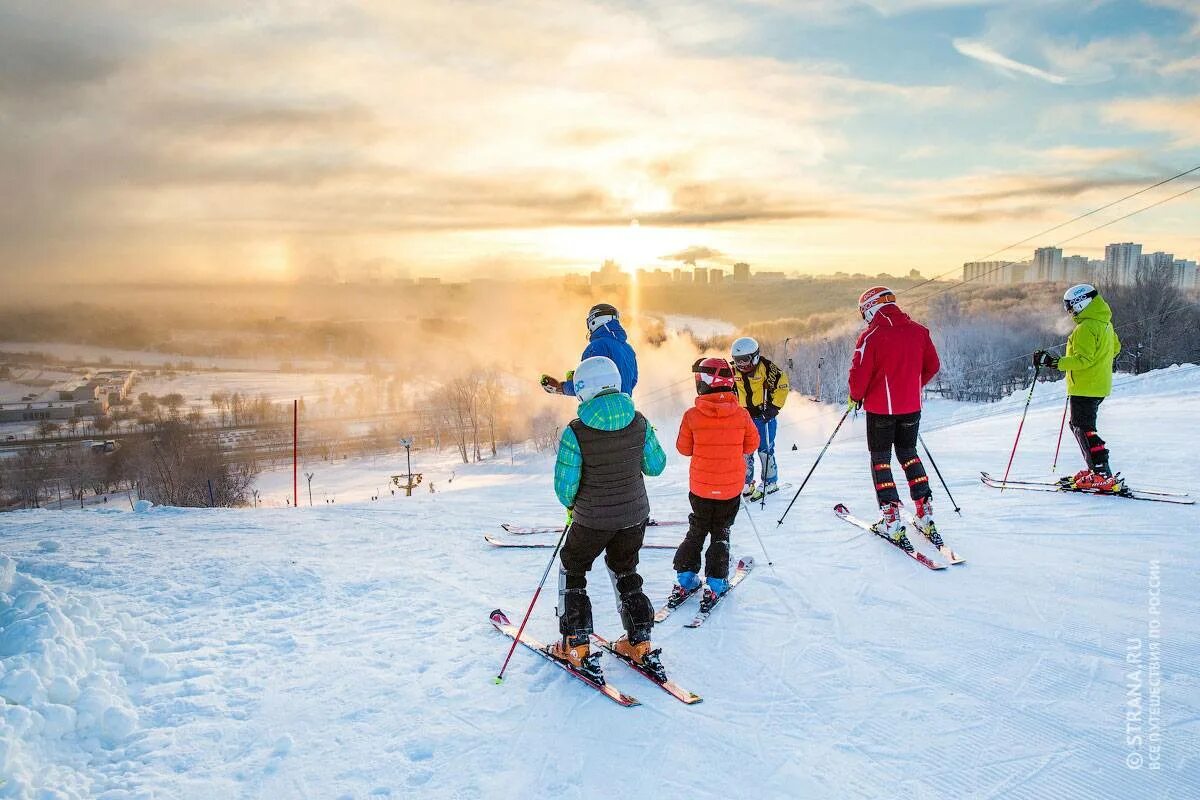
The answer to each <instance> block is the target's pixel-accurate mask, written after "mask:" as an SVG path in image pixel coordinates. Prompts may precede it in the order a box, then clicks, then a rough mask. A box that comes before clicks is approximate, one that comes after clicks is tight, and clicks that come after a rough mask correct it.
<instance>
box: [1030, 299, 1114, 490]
mask: <svg viewBox="0 0 1200 800" xmlns="http://www.w3.org/2000/svg"><path fill="white" fill-rule="evenodd" d="M1063 308H1064V309H1066V311H1067V313H1069V314H1071V316H1073V317H1074V318H1075V322H1076V325H1075V330H1073V331H1071V336H1070V337H1069V338H1068V339H1067V353H1066V355H1064V356H1063V357H1062V358H1055V357H1054V356H1053V355H1052V354H1050V353H1047V352H1046V351H1045V350H1038V351H1037V352H1036V353H1034V355H1033V363H1034V365H1035V366H1036V365H1041V366H1043V367H1052V368H1053V369H1058V370H1062V371H1063V372H1065V373H1067V396H1068V397H1069V398H1070V400H1069V401H1068V402H1069V403H1070V404H1071V432H1072V433H1073V434H1075V441H1077V442H1078V443H1079V449H1080V451H1081V452H1082V453H1083V460H1084V463H1085V464H1087V467H1086V468H1085V469H1082V470H1080V471H1079V472H1077V473H1075V475H1074V476H1073V477H1070V478H1063V479H1062V481H1063V485H1064V486H1067V487H1069V488H1072V489H1091V490H1095V491H1101V492H1120V491H1121V490H1122V489H1124V484H1123V482H1122V481H1121V479H1120V477H1119V476H1114V475H1113V473H1112V467H1111V466H1110V465H1109V463H1108V446H1107V445H1106V444H1105V443H1104V440H1103V439H1101V438H1100V434H1099V433H1097V432H1096V415H1097V413H1098V412H1099V410H1100V403H1101V402H1103V401H1104V398H1106V397H1108V396H1109V395H1110V394H1112V375H1113V360H1114V359H1115V358H1116V357H1117V356H1118V355H1120V353H1121V340H1120V339H1118V338H1117V332H1116V330H1114V329H1113V324H1112V309H1111V308H1110V307H1109V305H1108V303H1106V302H1105V301H1104V298H1103V297H1101V296H1100V293H1099V292H1097V291H1096V287H1094V286H1091V285H1090V284H1086V283H1081V284H1079V285H1077V286H1072V287H1071V288H1070V289H1067V291H1066V293H1065V294H1064V295H1063Z"/></svg>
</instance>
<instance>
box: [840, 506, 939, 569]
mask: <svg viewBox="0 0 1200 800" xmlns="http://www.w3.org/2000/svg"><path fill="white" fill-rule="evenodd" d="M833 513H834V514H837V515H838V517H839V518H840V519H844V520H845V521H846V522H849V523H850V524H851V525H854V526H856V527H859V528H862V529H863V530H864V531H866V532H867V533H873V534H875V535H876V536H878V537H879V538H880V539H883V540H884V541H885V542H887V543H888V544H890V545H891V546H892V547H895V548H896V549H897V550H899V551H900V552H901V553H904V555H906V556H908V557H909V558H911V559H912V560H913V561H916V562H917V563H918V564H921V565H923V566H926V567H929V568H930V569H945V568H946V565H945V564H940V563H938V562H937V561H934V560H933V559H932V558H930V557H929V556H927V555H925V554H924V553H922V552H921V551H919V550H913V552H911V553H910V552H908V551H907V550H905V549H904V548H903V547H901V546H900V545H898V544H896V543H895V542H893V541H892V540H891V538H890V537H888V536H884V535H883V534H882V533H876V532H875V531H873V530H871V523H869V522H866V521H864V520H861V519H859V518H858V517H856V516H854V515H853V514H851V513H850V509H849V508H847V507H846V506H845V505H844V504H843V503H838V504H837V505H836V506H834V507H833Z"/></svg>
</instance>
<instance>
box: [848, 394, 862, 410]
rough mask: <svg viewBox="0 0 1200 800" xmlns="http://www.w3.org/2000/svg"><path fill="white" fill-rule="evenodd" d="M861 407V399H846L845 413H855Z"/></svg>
mask: <svg viewBox="0 0 1200 800" xmlns="http://www.w3.org/2000/svg"><path fill="white" fill-rule="evenodd" d="M860 408H862V400H855V399H854V398H853V397H850V398H847V399H846V413H855V412H857V411H858V410H859V409H860Z"/></svg>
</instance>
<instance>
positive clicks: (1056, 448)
mask: <svg viewBox="0 0 1200 800" xmlns="http://www.w3.org/2000/svg"><path fill="white" fill-rule="evenodd" d="M1070 405H1071V395H1067V401H1066V402H1065V403H1063V416H1062V422H1060V423H1059V424H1058V444H1056V445H1054V463H1053V464H1051V465H1050V473H1051V474H1053V473H1054V472H1055V471H1056V470H1057V469H1058V451H1059V449H1061V448H1062V435H1063V430H1064V429H1065V428H1066V427H1067V408H1068V407H1069V406H1070Z"/></svg>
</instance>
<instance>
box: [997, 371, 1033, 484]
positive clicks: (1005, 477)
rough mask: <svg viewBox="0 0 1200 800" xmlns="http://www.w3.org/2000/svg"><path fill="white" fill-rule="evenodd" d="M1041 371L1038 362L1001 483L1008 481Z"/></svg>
mask: <svg viewBox="0 0 1200 800" xmlns="http://www.w3.org/2000/svg"><path fill="white" fill-rule="evenodd" d="M1041 371H1042V365H1041V364H1038V365H1036V366H1035V367H1034V368H1033V381H1032V382H1031V383H1030V384H1029V394H1027V395H1025V410H1024V411H1022V412H1021V424H1020V425H1018V426H1017V438H1016V439H1013V449H1012V452H1011V453H1009V454H1008V466H1007V467H1005V468H1004V480H1003V481H1002V482H1003V483H1008V471H1009V470H1010V469H1012V462H1013V458H1014V457H1015V456H1016V455H1017V442H1019V441H1021V429H1022V428H1024V427H1025V415H1026V414H1028V413H1029V402H1030V401H1031V400H1033V387H1035V386H1037V379H1038V374H1039V373H1040V372H1041ZM1004 489H1005V487H1003V486H1001V487H1000V491H1001V492H1003V491H1004Z"/></svg>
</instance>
